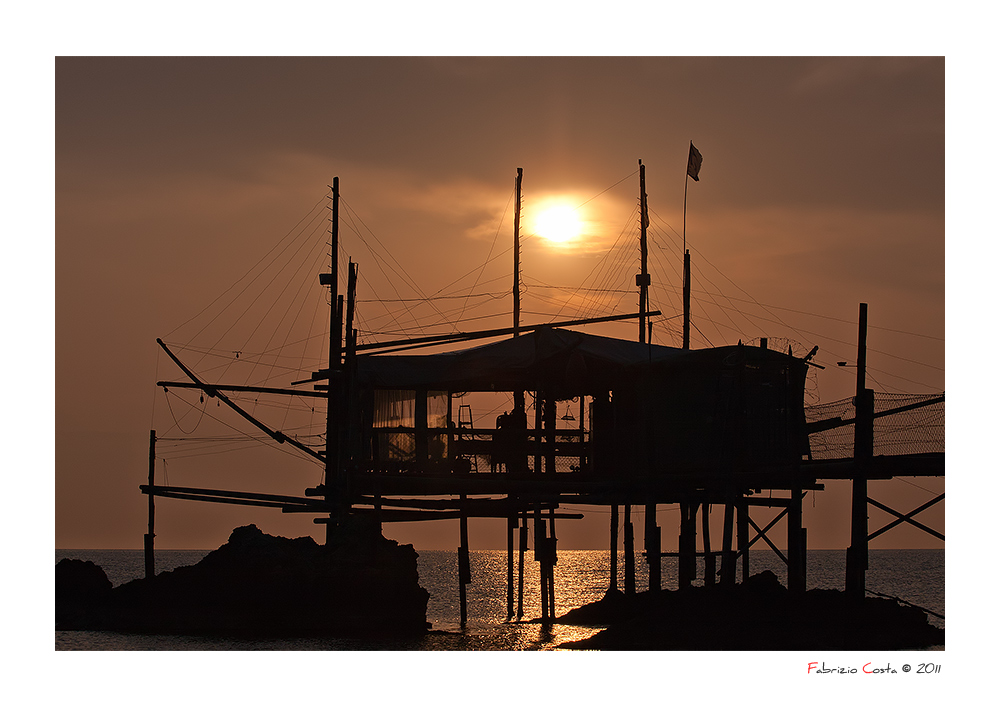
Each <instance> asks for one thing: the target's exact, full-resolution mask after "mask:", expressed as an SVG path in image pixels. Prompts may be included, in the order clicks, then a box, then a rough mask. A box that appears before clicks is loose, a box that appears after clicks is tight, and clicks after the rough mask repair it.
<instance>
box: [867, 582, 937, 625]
mask: <svg viewBox="0 0 1000 707" xmlns="http://www.w3.org/2000/svg"><path fill="white" fill-rule="evenodd" d="M865 591H866V592H868V593H869V594H874V595H875V596H877V597H882V598H883V599H895V600H896V601H898V602H899V603H900V604H906V605H907V606H912V607H913V608H914V609H920V610H921V611H922V612H924V613H925V614H930V615H931V616H936V617H938V618H939V619H942V620H943V619H944V615H943V614H939V613H937V612H935V611H931V610H930V609H925V608H924V607H922V606H917V605H916V604H914V603H913V602H909V601H906V599H900V598H899V597H894V596H892V595H890V594H881V593H879V592H876V591H873V590H871V589H868V588H867V587H865Z"/></svg>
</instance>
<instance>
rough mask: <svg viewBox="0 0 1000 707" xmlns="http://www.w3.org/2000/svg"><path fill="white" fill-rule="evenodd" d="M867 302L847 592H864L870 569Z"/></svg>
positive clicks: (861, 316)
mask: <svg viewBox="0 0 1000 707" xmlns="http://www.w3.org/2000/svg"><path fill="white" fill-rule="evenodd" d="M867 339H868V305H867V304H866V303H865V302H862V303H861V304H860V307H859V311H858V379H857V387H856V390H855V395H854V406H855V408H854V479H853V481H852V488H851V546H850V547H849V548H848V550H847V583H846V590H847V593H848V594H849V595H850V596H851V597H852V598H854V599H855V600H859V601H860V600H861V599H863V598H864V595H865V571H866V570H867V569H868V461H869V460H870V459H871V457H872V455H873V453H874V449H873V447H874V437H873V432H874V430H873V426H874V424H875V421H874V394H873V393H872V391H870V390H868V389H867V388H866V387H865V384H866V367H867V358H868V348H867Z"/></svg>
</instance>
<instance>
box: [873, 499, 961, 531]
mask: <svg viewBox="0 0 1000 707" xmlns="http://www.w3.org/2000/svg"><path fill="white" fill-rule="evenodd" d="M943 500H944V494H941V495H940V496H938V497H937V498H934V499H932V500H930V501H928V502H927V503H925V504H924V505H922V506H920V507H919V508H914V509H913V510H912V511H910V512H909V513H907V514H906V515H903V514H902V513H899V512H898V511H894V510H892V509H891V508H889V507H888V506H886V505H884V504H882V503H879V502H878V501H875V500H873V499H871V498H869V499H868V503H870V504H872V505H873V506H875V507H876V508H880V509H881V510H883V511H885V512H886V513H889V514H891V515H894V516H896V520H894V521H892V522H891V523H889V524H888V525H886V526H883V527H882V528H880V529H878V530H876V531H875V532H874V533H872V534H871V535H869V536H868V539H869V540H872V539H873V538H877V537H878V536H879V535H881V534H882V533H884V532H886V531H888V530H891V529H892V528H895V527H896V526H897V525H899V524H900V523H909V524H910V525H913V526H916V527H917V528H920V529H921V530H923V531H924V532H925V533H930V534H931V535H933V536H934V537H936V538H938V539H939V540H944V534H942V533H939V532H938V531H936V530H934V529H933V528H928V527H927V526H926V525H924V524H923V523H918V522H917V521H915V520H913V516H915V515H917V514H918V513H920V512H922V511H925V510H927V509H928V508H930V507H931V506H933V505H934V504H935V503H937V502H938V501H943Z"/></svg>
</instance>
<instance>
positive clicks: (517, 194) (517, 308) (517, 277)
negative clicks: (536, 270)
mask: <svg viewBox="0 0 1000 707" xmlns="http://www.w3.org/2000/svg"><path fill="white" fill-rule="evenodd" d="M521 172H522V170H521V168H520V167H518V168H517V179H515V180H514V336H517V335H518V334H520V328H521Z"/></svg>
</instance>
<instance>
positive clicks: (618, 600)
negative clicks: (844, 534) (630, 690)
mask: <svg viewBox="0 0 1000 707" xmlns="http://www.w3.org/2000/svg"><path fill="white" fill-rule="evenodd" d="M558 623H563V624H571V625H579V626H606V627H607V628H606V629H605V630H603V631H601V632H600V633H597V634H595V635H594V636H592V637H591V638H588V639H585V640H582V641H575V642H572V643H564V644H562V645H561V646H560V647H561V648H579V649H590V650H733V651H743V650H772V651H773V650H786V651H787V650H901V649H912V648H925V647H928V646H934V645H944V629H940V628H937V627H935V626H932V625H930V623H928V621H927V615H926V614H925V613H924V612H923V611H921V610H920V609H917V608H915V607H912V606H902V605H900V604H899V603H897V602H896V601H894V600H892V599H879V598H875V597H866V598H865V599H864V600H863V601H861V602H852V601H851V600H850V598H849V597H847V595H846V594H844V592H840V591H836V590H829V589H813V590H811V591H808V592H805V593H803V594H801V595H798V596H796V595H795V594H793V593H790V592H789V591H788V590H787V589H786V588H785V587H784V586H783V585H782V584H781V583H780V582H779V580H778V578H777V577H776V576H775V575H774V573H772V572H770V571H767V572H763V573H761V574H758V575H754V576H753V577H750V578H749V580H747V581H746V582H743V583H742V584H738V585H736V586H735V587H721V586H714V587H692V588H689V589H685V590H680V591H660V592H644V593H641V594H637V595H635V596H632V597H627V596H625V595H623V594H621V593H620V592H613V593H609V594H608V595H607V596H605V597H604V599H602V600H601V601H598V602H594V603H593V604H588V605H586V606H582V607H580V608H578V609H574V610H573V611H570V612H568V613H567V614H566V615H565V616H563V617H562V618H560V619H558Z"/></svg>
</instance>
